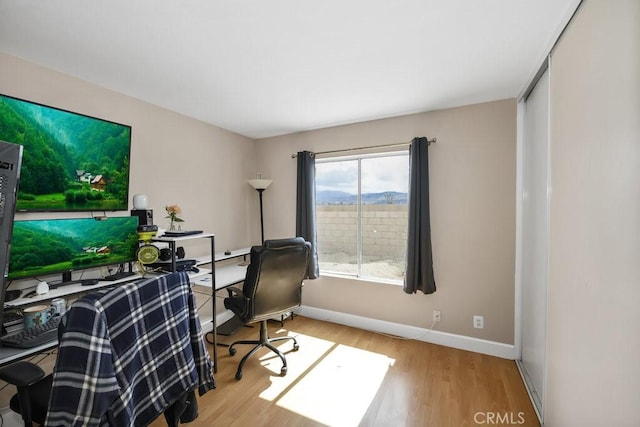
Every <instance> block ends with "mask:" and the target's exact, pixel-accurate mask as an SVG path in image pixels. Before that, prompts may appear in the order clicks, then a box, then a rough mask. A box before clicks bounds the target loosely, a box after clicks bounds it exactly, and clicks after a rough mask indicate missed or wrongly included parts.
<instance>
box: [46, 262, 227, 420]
mask: <svg viewBox="0 0 640 427" xmlns="http://www.w3.org/2000/svg"><path fill="white" fill-rule="evenodd" d="M59 342H60V345H59V352H58V357H57V360H56V366H55V369H54V376H53V389H52V393H51V398H50V401H49V411H48V413H47V419H46V422H45V425H47V426H76V425H87V426H102V425H117V426H131V425H136V426H137V425H147V424H149V423H150V422H151V421H153V420H154V419H155V418H156V417H157V416H158V415H160V414H161V413H163V412H164V411H165V410H166V409H167V408H168V407H170V406H171V405H172V404H173V403H174V402H177V401H178V400H180V399H181V398H182V397H183V396H184V395H185V393H186V392H188V391H192V390H194V389H195V388H198V389H199V393H200V395H202V394H203V393H205V392H207V391H208V390H211V389H213V388H215V381H214V379H213V376H212V373H211V359H210V358H209V353H208V352H207V349H206V346H205V343H204V341H203V335H202V329H201V326H200V320H199V318H198V313H197V311H196V305H195V300H194V297H193V294H192V292H191V286H190V284H189V278H188V276H187V274H186V273H183V272H181V273H173V274H168V275H164V276H160V277H154V278H151V279H143V280H140V281H138V282H132V283H127V284H123V285H120V286H118V287H116V288H114V289H112V290H109V291H103V292H95V293H91V294H89V295H86V296H85V297H83V298H81V299H80V300H78V301H76V302H75V303H74V304H72V305H71V307H70V309H69V310H68V311H67V313H66V314H65V316H64V318H63V319H62V322H61V327H60V339H59Z"/></svg>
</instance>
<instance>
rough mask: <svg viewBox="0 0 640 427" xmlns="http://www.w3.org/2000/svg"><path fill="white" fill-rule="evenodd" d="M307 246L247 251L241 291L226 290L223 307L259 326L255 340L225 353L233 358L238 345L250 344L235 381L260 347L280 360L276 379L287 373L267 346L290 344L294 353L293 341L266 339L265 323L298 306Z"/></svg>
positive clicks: (281, 244)
mask: <svg viewBox="0 0 640 427" xmlns="http://www.w3.org/2000/svg"><path fill="white" fill-rule="evenodd" d="M310 253H311V244H310V243H309V242H306V241H305V240H304V239H303V238H302V237H295V238H290V239H279V240H266V241H265V242H264V244H263V245H262V246H254V247H252V248H251V254H250V256H251V263H250V264H249V267H248V268H247V275H246V277H245V281H244V284H243V287H242V290H240V289H238V288H234V287H232V288H227V291H228V293H229V297H228V298H225V300H224V305H225V307H226V308H228V309H230V310H231V311H233V313H234V314H235V315H236V316H237V317H238V318H239V319H240V320H241V321H242V322H243V323H245V324H249V323H256V322H260V339H259V340H241V341H236V342H234V343H233V344H231V345H230V346H229V353H230V354H231V355H232V356H233V355H234V354H236V349H235V346H236V345H238V344H254V345H255V346H254V347H253V349H251V351H249V353H247V354H246V355H245V356H244V357H243V358H242V360H241V361H240V364H239V365H238V370H237V371H236V379H237V380H240V379H242V367H243V366H244V364H245V362H246V361H247V359H249V357H251V356H252V355H253V354H255V352H257V351H258V350H260V349H261V348H262V347H267V348H268V349H269V350H271V351H273V352H274V353H276V354H277V355H278V356H279V357H280V359H281V360H282V368H281V369H280V375H285V374H286V373H287V359H286V358H285V357H284V354H283V353H282V352H281V351H280V350H278V349H277V348H276V347H275V346H273V345H272V344H271V343H273V342H275V341H283V340H292V341H293V350H294V351H295V350H298V342H297V341H296V339H295V338H294V337H289V336H287V337H277V338H269V333H268V330H267V320H268V319H269V318H272V317H275V316H280V315H282V314H284V313H287V312H290V311H291V310H292V309H294V308H295V307H298V306H300V304H301V302H302V282H303V280H304V279H305V275H306V272H307V263H308V262H309V257H310Z"/></svg>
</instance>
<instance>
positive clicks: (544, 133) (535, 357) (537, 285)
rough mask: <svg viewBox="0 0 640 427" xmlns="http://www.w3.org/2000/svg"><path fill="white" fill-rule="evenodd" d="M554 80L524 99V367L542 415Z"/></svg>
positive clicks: (542, 79) (544, 76)
mask: <svg viewBox="0 0 640 427" xmlns="http://www.w3.org/2000/svg"><path fill="white" fill-rule="evenodd" d="M548 129H549V76H548V71H545V72H544V74H542V76H541V77H540V79H539V80H538V82H537V84H536V86H535V87H534V89H533V90H532V91H531V93H530V94H529V96H528V98H526V100H525V101H524V136H523V144H522V150H523V153H522V187H523V193H522V234H521V236H522V239H521V242H520V243H519V244H520V251H521V252H520V253H521V254H522V260H521V268H522V269H521V278H522V279H521V280H522V284H521V296H522V297H521V298H522V299H521V301H522V307H521V325H522V331H521V349H522V359H521V360H520V361H519V366H520V369H521V370H522V372H523V376H524V377H525V382H526V385H527V388H528V389H529V392H530V394H531V396H532V398H533V401H534V404H535V406H536V410H537V411H538V414H539V416H540V417H541V418H542V419H544V418H543V417H542V415H543V402H544V386H545V354H546V319H547V276H548V253H549V251H548V245H549V197H548V192H547V189H548V182H549V176H548V173H549V172H548V171H549V155H548V153H549V138H548Z"/></svg>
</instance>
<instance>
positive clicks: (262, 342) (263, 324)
mask: <svg viewBox="0 0 640 427" xmlns="http://www.w3.org/2000/svg"><path fill="white" fill-rule="evenodd" d="M286 340H292V341H293V351H298V349H299V348H300V346H299V345H298V341H296V339H295V338H294V337H288V336H287V337H276V338H269V331H268V330H267V321H266V320H262V321H260V339H259V340H240V341H236V342H234V343H232V344H231V345H230V346H229V354H230V355H231V356H234V355H235V354H236V349H235V348H234V346H235V345H238V344H255V347H253V348H252V349H251V351H249V353H247V354H245V355H244V357H243V358H242V360H241V361H240V364H239V365H238V370H237V371H236V380H241V379H242V367H243V366H244V364H245V362H246V361H247V360H248V359H249V358H250V357H251V356H253V355H254V354H255V353H256V352H257V351H258V350H260V349H261V348H263V347H267V348H268V349H269V350H271V351H272V352H274V353H275V354H277V355H278V357H279V358H280V360H282V368H280V375H282V376H284V375H286V374H287V359H286V358H285V357H284V353H282V352H281V351H280V350H279V349H278V348H277V347H275V346H274V345H272V344H271V343H273V342H276V341H286Z"/></svg>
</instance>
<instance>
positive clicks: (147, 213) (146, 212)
mask: <svg viewBox="0 0 640 427" xmlns="http://www.w3.org/2000/svg"><path fill="white" fill-rule="evenodd" d="M131 216H137V217H138V225H152V224H153V210H152V209H131Z"/></svg>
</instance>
